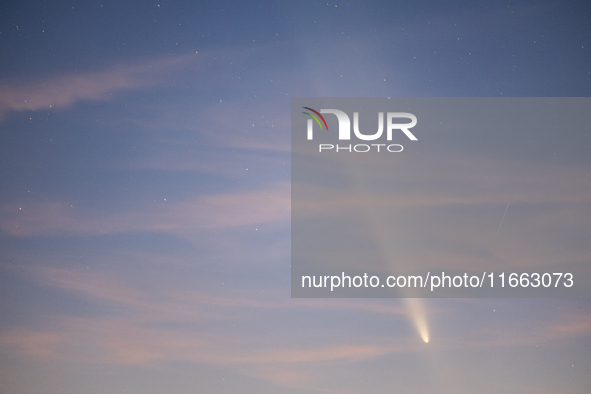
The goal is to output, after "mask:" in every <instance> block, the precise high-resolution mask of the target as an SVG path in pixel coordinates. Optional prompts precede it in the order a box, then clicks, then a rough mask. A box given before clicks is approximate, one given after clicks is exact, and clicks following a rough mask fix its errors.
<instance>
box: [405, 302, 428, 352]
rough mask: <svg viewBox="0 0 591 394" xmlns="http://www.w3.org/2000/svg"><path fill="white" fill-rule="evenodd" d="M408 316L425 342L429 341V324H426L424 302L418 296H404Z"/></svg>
mask: <svg viewBox="0 0 591 394" xmlns="http://www.w3.org/2000/svg"><path fill="white" fill-rule="evenodd" d="M405 300H406V305H407V307H408V311H409V313H410V317H411V319H412V322H413V324H414V325H415V328H416V329H417V331H418V332H419V335H420V336H421V338H422V339H423V341H424V342H425V343H429V326H428V325H427V314H426V312H425V304H424V303H423V300H422V299H420V298H405Z"/></svg>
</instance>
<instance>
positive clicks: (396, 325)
mask: <svg viewBox="0 0 591 394" xmlns="http://www.w3.org/2000/svg"><path fill="white" fill-rule="evenodd" d="M590 17H591V8H590V7H589V5H588V4H587V3H586V2H583V1H496V2H493V3H487V4H482V3H479V2H464V1H445V2H441V1H416V2H380V1H374V2H371V1H370V2H363V4H362V3H360V2H353V1H342V2H341V1H338V2H330V3H328V4H327V3H325V2H313V1H299V2H286V1H283V2H282V1H273V2H271V1H257V2H237V1H215V2H210V1H197V2H189V1H176V2H161V3H159V2H153V1H147V2H146V1H141V2H140V1H127V2H124V3H121V2H112V1H102V2H98V1H88V2H79V1H64V2H57V3H56V2H47V1H34V2H16V1H7V2H4V3H3V4H2V5H0V317H1V318H0V392H3V393H8V394H13V393H39V392H43V393H47V394H58V393H59V394H69V393H72V394H73V393H96V394H99V393H100V394H107V393H138V394H139V393H142V394H151V393H162V392H174V393H195V392H197V393H206V392H208V393H212V392H215V393H236V392H241V393H275V392H280V393H386V392H393V391H394V392H398V391H400V392H408V393H433V392H437V393H459V394H462V393H475V392H478V393H499V392H504V393H547V394H559V393H560V394H561V393H569V394H571V393H573V394H576V393H581V394H582V393H587V392H588V388H589V386H590V385H591V380H590V379H591V378H590V376H591V375H590V374H589V370H590V368H591V358H590V354H591V341H590V338H591V304H590V303H589V300H587V299H561V300H556V299H535V300H534V299H499V300H497V299H478V300H476V299H464V300H459V299H455V300H426V301H424V305H423V306H424V309H425V315H426V317H427V322H428V325H429V332H430V337H431V340H430V343H429V344H425V343H423V341H422V340H421V338H420V336H419V334H418V333H417V330H416V328H415V326H414V325H413V321H412V316H411V315H412V314H411V312H410V311H409V307H408V304H406V303H405V302H403V301H401V300H355V299H344V300H313V299H310V300H301V299H291V298H290V126H289V124H290V100H291V97H296V96H352V97H361V96H370V97H383V96H386V97H387V96H401V97H404V96H413V97H414V96H438V97H446V96H477V97H487V96H493V97H501V96H523V97H529V96H569V97H571V96H572V97H578V96H584V97H588V96H589V95H590V93H591V84H590V80H591V52H590V49H591V42H590V41H591V31H590V30H591V24H590V23H589V18H590ZM589 138H590V137H589V136H588V135H587V133H586V132H584V133H583V132H581V131H580V130H579V131H573V132H571V133H567V134H566V135H565V136H564V138H559V137H557V136H552V135H544V136H536V137H535V138H532V149H531V151H519V150H511V149H510V148H509V149H507V150H503V151H501V152H500V151H499V150H496V149H493V148H494V147H495V146H496V145H495V144H496V143H500V142H499V141H495V139H494V138H493V137H491V139H473V140H471V142H470V144H466V146H461V147H448V148H449V150H448V151H444V152H441V156H443V157H445V158H447V159H449V161H448V163H449V166H450V167H449V168H451V169H452V170H453V169H458V171H457V173H456V175H457V182H458V184H459V185H460V186H461V187H462V188H463V187H465V188H470V187H473V186H476V187H477V189H478V187H482V188H481V189H478V190H480V191H482V190H486V188H487V187H488V188H490V189H491V190H494V189H495V188H496V186H498V185H500V186H499V187H501V186H503V187H506V188H509V189H511V188H512V187H515V188H516V189H517V188H518V187H517V185H516V184H515V183H514V182H515V178H512V177H511V174H512V173H513V171H515V170H514V168H515V167H514V166H513V165H514V164H515V163H522V165H526V169H525V170H523V171H524V172H522V173H520V174H531V183H528V184H526V185H519V190H518V191H515V192H514V193H515V194H507V195H501V196H500V197H499V200H498V202H497V200H495V198H496V197H495V198H490V200H488V201H484V202H483V201H481V200H478V198H476V200H470V199H469V198H466V199H465V200H460V201H452V202H453V203H454V204H464V205H460V206H461V207H470V206H472V207H473V206H474V204H475V201H476V203H478V204H482V206H485V208H486V209H488V210H490V211H491V212H492V211H493V210H495V209H496V210H497V211H498V220H499V221H500V220H501V216H503V212H504V211H505V206H506V203H507V199H506V198H507V197H510V196H514V195H519V196H520V198H521V199H522V200H521V201H520V204H521V205H520V204H518V203H515V206H514V205H513V203H512V205H511V207H512V208H510V209H509V211H508V212H507V215H506V217H505V219H504V222H503V229H506V230H507V232H506V233H504V234H501V235H502V236H507V237H509V236H523V239H524V241H525V242H526V243H525V244H524V245H525V246H524V249H523V250H522V252H523V256H524V258H537V257H539V256H544V255H546V254H547V253H550V254H549V256H551V257H556V256H558V257H556V258H565V259H571V260H577V261H579V260H580V261H585V259H586V261H587V262H588V261H589V257H591V251H589V250H588V244H589V242H588V241H589V235H590V234H591V233H590V229H589V223H590V221H589V220H588V219H589V215H590V214H591V210H590V209H589V207H590V206H591V205H590V203H591V201H589V198H590V197H591V190H590V188H591V184H590V180H591V179H590V177H589V173H591V163H590V161H589V155H588V152H589V147H590V146H591V144H590V140H589ZM454 149H456V150H454ZM441 156H440V157H441ZM471 157H472V158H478V159H479V160H484V162H485V163H488V164H489V165H487V166H486V167H487V171H489V173H487V174H484V170H482V168H471V171H470V172H467V173H463V172H460V170H459V169H462V168H464V167H465V166H466V165H467V164H470V163H472V162H471V161H470V158H471ZM549 160H553V161H551V162H550V161H549ZM549 163H550V164H549ZM481 170H482V171H481ZM482 176H490V177H491V178H492V179H493V180H494V183H492V184H488V185H485V184H484V183H481V182H484V181H483V180H482V179H481V178H482ZM487 179H488V178H487ZM548 179H551V180H552V179H555V180H557V181H560V182H558V183H557V185H558V186H557V188H556V189H555V190H552V189H550V188H544V187H539V185H540V184H541V182H542V180H543V181H548ZM538 180H539V182H538ZM425 182H429V179H425ZM429 184H430V185H431V187H435V186H433V185H436V184H434V183H429ZM545 184H546V183H545ZM462 190H463V189H462ZM447 191H449V192H451V191H450V190H446V192H447ZM553 193H555V194H553ZM460 194H461V193H460ZM483 194H484V192H483ZM454 196H455V195H454ZM454 196H452V197H454ZM565 196H570V197H571V198H572V199H571V200H569V201H566V200H564V199H562V200H561V198H564V197H565ZM472 197H473V196H472ZM476 197H481V195H480V194H478V193H476ZM528 198H529V199H531V200H527V199H528ZM450 199H451V198H450ZM556 201H560V202H562V203H565V204H567V205H566V206H565V205H561V206H560V207H559V209H558V208H557V209H554V208H556V207H555V206H551V207H550V208H548V207H549V206H550V205H551V204H553V203H555V202H556ZM450 204H451V203H450ZM528 204H529V205H528ZM544 204H547V205H544ZM569 204H570V205H569ZM455 207H456V208H457V205H455ZM513 207H514V208H515V210H513ZM534 208H535V209H534ZM541 208H544V209H543V210H540V209H541ZM546 208H548V209H546ZM450 209H451V208H450ZM528 209H530V210H529V211H528ZM540 212H541V213H540ZM466 218H467V219H466V223H467V224H469V220H468V219H469V218H470V216H466ZM497 223H498V222H494V223H493V226H492V230H491V231H492V232H493V233H494V232H496V231H497V227H498V224H497ZM563 229H564V231H565V232H564V233H563V234H562V235H561V237H559V238H557V237H556V234H558V233H560V232H561V231H562V230H563ZM449 230H450V229H449V228H448V229H442V228H440V227H437V226H435V227H434V228H433V229H432V230H430V231H431V232H432V233H433V234H440V233H443V232H446V233H447V234H449V233H450V232H449ZM451 230H457V231H458V233H457V234H458V237H460V239H471V240H473V241H474V242H478V240H476V239H475V238H470V236H471V231H470V230H471V228H470V227H469V225H468V226H465V227H463V228H462V227H461V223H459V224H458V226H457V227H454V228H453V229H451ZM519 232H521V233H519ZM451 233H452V234H453V232H451ZM430 234H431V233H430ZM562 237H564V238H562ZM547 240H551V241H554V242H556V244H558V245H561V247H562V249H560V251H557V252H556V254H555V255H552V254H551V252H552V250H550V246H549V245H555V244H552V243H551V242H550V243H546V242H545V241H547ZM501 244H502V243H501ZM482 247H483V249H485V250H488V251H490V252H491V253H501V252H502V251H501V252H499V249H498V248H493V247H492V246H490V245H487V244H486V243H484V242H483V243H482ZM569 250H572V253H571V254H569V253H567V251H569ZM559 252H560V253H559Z"/></svg>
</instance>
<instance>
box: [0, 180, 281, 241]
mask: <svg viewBox="0 0 591 394" xmlns="http://www.w3.org/2000/svg"><path fill="white" fill-rule="evenodd" d="M290 207H291V196H290V187H289V184H286V183H278V184H275V185H271V186H270V187H269V188H267V189H263V190H257V191H251V192H239V193H225V194H215V195H205V196H201V197H197V198H192V199H188V200H184V201H179V202H176V203H164V202H162V204H158V205H156V206H147V207H145V209H142V210H138V211H134V212H122V213H113V214H111V215H109V216H108V217H106V218H104V217H102V218H101V217H97V216H96V215H94V214H93V213H92V211H89V210H85V209H83V208H80V209H79V208H77V207H76V208H74V207H73V206H72V205H70V204H67V203H63V202H28V203H27V202H23V204H18V203H16V204H15V203H13V204H9V205H5V206H4V207H2V209H0V218H1V219H0V228H1V229H2V230H3V231H4V232H6V233H8V234H11V235H15V236H35V235H59V234H68V235H76V234H78V235H100V234H115V233H125V232H134V231H159V232H170V233H174V234H178V235H181V236H184V237H188V238H192V237H194V236H195V235H196V234H198V233H199V232H200V231H204V230H213V229H223V228H236V227H241V226H247V225H254V224H257V223H271V222H279V221H287V220H289V218H290Z"/></svg>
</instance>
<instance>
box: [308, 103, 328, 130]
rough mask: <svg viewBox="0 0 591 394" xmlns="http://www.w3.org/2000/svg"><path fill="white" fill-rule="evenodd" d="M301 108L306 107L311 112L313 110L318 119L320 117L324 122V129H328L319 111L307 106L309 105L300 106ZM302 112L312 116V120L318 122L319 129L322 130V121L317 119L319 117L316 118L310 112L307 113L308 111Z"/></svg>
mask: <svg viewBox="0 0 591 394" xmlns="http://www.w3.org/2000/svg"><path fill="white" fill-rule="evenodd" d="M302 108H304V109H307V110H309V111H312V112H314V113H315V114H316V115H318V116H320V119H322V121H323V122H324V125H325V126H326V131H328V125H327V124H326V120H324V116H322V115H320V112H318V111H316V110H315V109H312V108H309V107H302ZM302 113H303V114H306V115H310V116H311V117H312V118H314V120H315V121H316V123H318V126H320V130H322V129H323V128H322V123H320V120H319V119H318V118H317V117H316V116H314V115H312V114H311V113H309V112H302Z"/></svg>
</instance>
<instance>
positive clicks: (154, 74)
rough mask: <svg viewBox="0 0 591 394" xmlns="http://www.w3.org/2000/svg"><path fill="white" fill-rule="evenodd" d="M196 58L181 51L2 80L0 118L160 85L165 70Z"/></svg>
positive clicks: (106, 97) (98, 99)
mask: <svg viewBox="0 0 591 394" xmlns="http://www.w3.org/2000/svg"><path fill="white" fill-rule="evenodd" d="M198 61H200V57H199V56H198V55H197V54H195V55H184V56H178V57H175V58H172V59H156V60H150V61H146V62H144V63H141V64H135V65H116V66H114V67H112V68H111V69H109V70H106V71H89V72H81V73H77V72H74V74H70V75H62V76H57V77H51V78H48V79H46V80H39V81H37V82H12V83H5V84H3V85H2V86H0V120H1V119H2V118H4V116H5V115H6V113H7V112H9V111H26V110H31V111H36V110H41V109H44V110H48V109H50V108H55V109H57V108H67V107H69V106H71V105H73V104H74V103H76V102H77V101H83V100H88V101H107V100H110V99H111V98H112V95H113V94H114V93H116V92H120V91H124V90H134V89H143V88H148V87H153V86H157V85H162V84H163V83H166V82H167V79H166V78H165V75H166V73H167V72H169V71H171V70H178V69H179V68H183V67H186V66H188V65H191V64H195V63H197V62H198Z"/></svg>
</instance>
